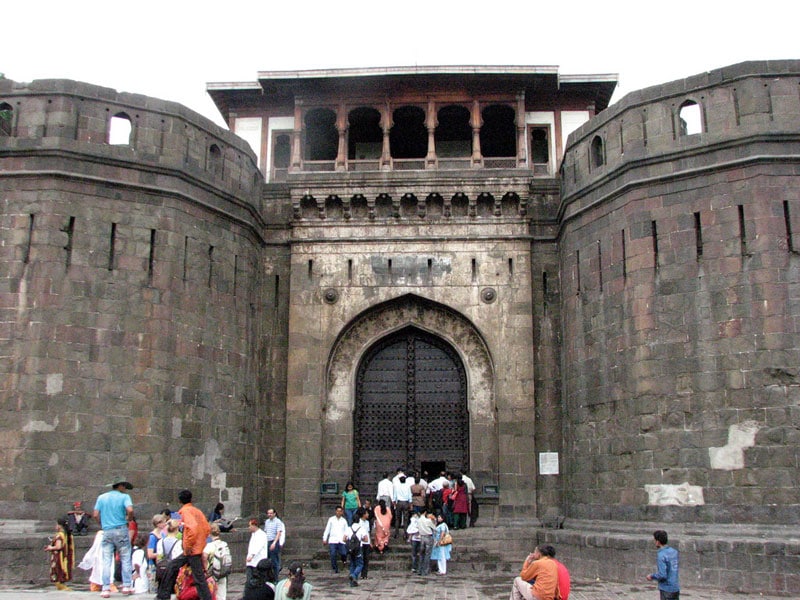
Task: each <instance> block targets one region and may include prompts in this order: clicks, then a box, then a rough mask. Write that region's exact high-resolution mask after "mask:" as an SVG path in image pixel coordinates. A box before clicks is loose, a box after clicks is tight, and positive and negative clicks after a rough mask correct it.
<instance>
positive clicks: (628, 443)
mask: <svg viewBox="0 0 800 600" xmlns="http://www.w3.org/2000/svg"><path fill="white" fill-rule="evenodd" d="M615 83H616V78H615V77H614V76H605V75H593V76H569V75H562V74H559V72H558V70H557V69H556V68H554V67H498V68H492V67H414V68H396V69H357V70H355V69H354V70H332V71H297V72H263V73H259V75H258V79H257V81H255V82H253V83H244V84H236V83H230V84H228V83H225V84H211V85H209V93H210V94H211V97H212V98H213V99H214V101H215V102H216V104H217V106H218V107H219V110H220V112H221V113H222V115H223V116H224V118H225V119H226V121H227V122H228V123H229V125H230V128H231V130H232V132H229V131H226V130H224V129H222V128H220V127H217V126H215V125H214V124H213V123H211V122H210V121H209V120H207V119H205V118H203V117H201V116H199V115H197V114H195V113H193V112H191V111H189V110H187V109H186V108H184V107H182V106H179V105H177V104H174V103H171V102H166V101H161V100H157V99H153V98H147V97H143V96H138V95H135V94H127V93H117V92H115V91H113V90H110V89H107V88H101V87H96V86H93V85H88V84H83V83H76V82H73V81H63V80H41V81H35V82H32V83H27V84H22V83H15V82H13V81H10V80H0V210H1V211H2V212H1V213H0V286H2V290H1V291H0V315H2V319H0V326H1V328H0V354H1V355H2V361H0V370H2V377H0V382H2V383H1V384H0V385H1V386H2V387H1V388H0V389H1V391H2V396H1V398H2V411H3V418H2V421H1V422H0V427H1V428H2V431H0V508H1V509H2V514H3V515H4V516H5V517H8V518H39V517H42V516H43V515H50V514H57V513H59V512H63V510H65V507H66V506H67V502H68V501H73V500H78V499H81V500H91V499H93V498H94V495H95V494H96V493H97V492H99V491H100V490H101V489H102V488H103V487H104V486H105V485H107V484H108V483H110V477H112V476H114V475H115V474H117V473H123V474H125V476H126V477H127V478H128V479H129V480H130V481H132V482H133V483H134V485H135V486H136V488H137V489H136V490H135V492H134V494H135V497H134V498H135V502H136V503H137V505H139V506H143V507H150V508H153V509H155V508H160V507H162V506H163V504H164V503H165V502H167V501H172V502H174V498H175V490H176V489H178V488H180V487H184V486H189V487H191V488H193V489H194V490H195V495H196V497H197V500H198V504H200V505H201V506H210V505H211V504H212V503H213V502H215V501H218V500H220V499H221V500H222V501H223V502H225V503H226V505H227V506H228V508H229V512H230V513H231V514H234V515H235V514H242V515H248V514H253V513H256V512H258V511H259V510H264V509H265V507H266V506H267V505H274V506H276V507H277V508H278V509H279V511H282V513H283V514H285V515H286V516H287V517H289V518H292V517H294V518H298V519H299V518H300V517H303V516H311V515H314V516H316V515H319V514H320V512H326V511H327V510H328V509H327V508H326V506H325V501H326V499H327V498H328V496H327V493H328V492H331V491H335V485H329V484H338V485H339V486H341V485H343V484H344V482H345V481H347V480H350V479H352V480H354V481H355V482H356V485H357V487H359V488H360V489H361V490H362V493H363V494H364V495H369V496H372V495H373V494H374V488H375V484H376V483H377V481H378V479H379V478H380V475H381V473H382V472H383V471H389V470H392V471H393V470H394V469H395V468H397V467H398V466H404V467H406V468H409V469H424V470H428V471H430V472H435V471H438V470H440V469H447V470H459V471H460V470H467V471H469V473H470V474H471V476H472V477H473V479H474V480H475V481H476V483H477V484H478V490H479V496H480V497H481V504H482V508H481V510H482V513H481V518H482V519H486V520H490V519H493V518H498V517H527V518H534V517H539V518H541V517H543V516H545V515H553V514H557V515H565V516H567V517H568V518H577V519H579V518H595V519H597V518H604V519H616V520H622V521H626V520H630V521H633V520H637V521H639V520H649V521H659V522H687V521H688V522H698V523H737V522H743V521H747V522H755V523H764V524H797V523H798V521H799V520H800V516H799V515H800V511H799V510H798V508H800V506H798V505H800V492H799V491H798V489H800V488H799V487H798V473H800V470H798V459H799V458H800V456H799V455H798V448H800V444H799V443H798V442H799V441H800V418H799V415H800V406H799V405H798V404H799V402H800V394H799V393H798V391H799V390H800V378H798V372H799V371H798V369H799V368H800V367H799V365H800V178H799V177H798V173H799V172H800V62H798V61H780V62H751V63H743V64H739V65H734V66H731V67H727V68H724V69H720V70H717V71H713V72H710V73H706V74H701V75H697V76H694V77H690V78H688V79H686V80H683V81H676V82H672V83H666V84H664V85H661V86H657V87H653V88H648V89H645V90H642V91H639V92H634V93H632V94H629V95H628V96H626V97H625V98H623V99H622V100H621V101H620V102H619V103H617V104H615V105H614V106H612V107H610V108H609V107H608V106H607V105H608V102H609V99H610V97H611V94H612V91H613V89H614V86H615ZM251 148H252V150H251ZM141 514H147V509H146V508H145V509H143V512H141Z"/></svg>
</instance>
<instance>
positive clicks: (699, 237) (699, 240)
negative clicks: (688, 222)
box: [694, 212, 703, 260]
mask: <svg viewBox="0 0 800 600" xmlns="http://www.w3.org/2000/svg"><path fill="white" fill-rule="evenodd" d="M694 243H695V247H696V248H697V260H700V257H701V256H703V227H702V225H701V223H700V213H699V212H696V213H694Z"/></svg>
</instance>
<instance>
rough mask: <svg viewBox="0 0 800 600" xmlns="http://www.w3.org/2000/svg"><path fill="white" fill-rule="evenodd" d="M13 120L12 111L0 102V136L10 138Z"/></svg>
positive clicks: (9, 106)
mask: <svg viewBox="0 0 800 600" xmlns="http://www.w3.org/2000/svg"><path fill="white" fill-rule="evenodd" d="M13 120H14V109H13V108H11V105H10V104H8V103H7V102H0V136H10V135H11V126H12V122H13Z"/></svg>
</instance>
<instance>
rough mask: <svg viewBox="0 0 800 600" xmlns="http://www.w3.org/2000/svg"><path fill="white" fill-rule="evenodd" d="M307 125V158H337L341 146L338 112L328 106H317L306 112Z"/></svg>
mask: <svg viewBox="0 0 800 600" xmlns="http://www.w3.org/2000/svg"><path fill="white" fill-rule="evenodd" d="M305 125H306V131H305V159H306V160H336V153H337V150H338V147H339V134H338V133H337V131H336V113H335V112H333V111H332V110H330V109H327V108H315V109H313V110H310V111H308V113H307V114H306V118H305Z"/></svg>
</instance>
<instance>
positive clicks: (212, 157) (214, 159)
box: [207, 144, 222, 175]
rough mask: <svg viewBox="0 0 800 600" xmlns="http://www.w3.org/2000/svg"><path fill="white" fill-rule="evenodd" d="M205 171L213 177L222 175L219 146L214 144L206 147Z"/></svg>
mask: <svg viewBox="0 0 800 600" xmlns="http://www.w3.org/2000/svg"><path fill="white" fill-rule="evenodd" d="M207 169H208V171H209V172H211V173H213V174H214V175H220V174H221V173H222V150H220V149H219V146H217V145H216V144H211V146H209V147H208V166H207Z"/></svg>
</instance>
